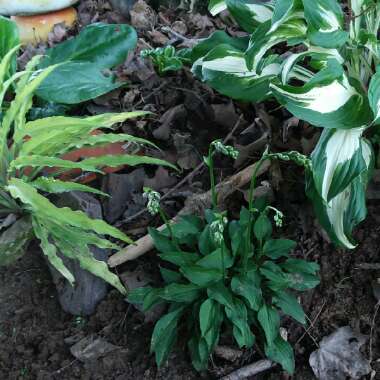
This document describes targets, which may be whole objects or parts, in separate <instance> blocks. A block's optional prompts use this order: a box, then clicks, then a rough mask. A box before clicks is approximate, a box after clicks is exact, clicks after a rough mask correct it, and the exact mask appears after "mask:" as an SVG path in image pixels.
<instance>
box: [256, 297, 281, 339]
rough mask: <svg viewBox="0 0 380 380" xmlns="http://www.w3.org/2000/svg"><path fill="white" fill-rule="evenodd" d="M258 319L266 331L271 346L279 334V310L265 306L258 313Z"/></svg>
mask: <svg viewBox="0 0 380 380" xmlns="http://www.w3.org/2000/svg"><path fill="white" fill-rule="evenodd" d="M257 319H258V321H259V323H260V325H261V327H262V328H263V330H264V333H265V337H266V340H267V342H268V344H271V343H272V342H273V341H274V340H275V339H276V337H277V336H278V333H279V328H280V316H279V315H278V312H277V310H276V309H275V308H274V307H272V306H268V305H266V304H264V305H263V306H262V307H261V308H260V310H259V312H258V313H257Z"/></svg>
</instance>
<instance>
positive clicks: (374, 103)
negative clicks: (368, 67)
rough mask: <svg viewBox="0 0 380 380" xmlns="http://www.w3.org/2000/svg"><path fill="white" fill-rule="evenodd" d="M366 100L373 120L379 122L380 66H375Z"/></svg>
mask: <svg viewBox="0 0 380 380" xmlns="http://www.w3.org/2000/svg"><path fill="white" fill-rule="evenodd" d="M368 100H369V104H370V106H371V109H372V112H373V114H374V120H373V122H374V123H375V124H379V122H380V67H378V68H377V71H376V73H375V74H374V75H373V76H372V78H371V81H370V83H369V88H368Z"/></svg>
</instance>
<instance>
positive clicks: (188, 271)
mask: <svg viewBox="0 0 380 380" xmlns="http://www.w3.org/2000/svg"><path fill="white" fill-rule="evenodd" d="M180 270H181V273H182V274H183V275H184V276H185V277H186V278H187V279H188V280H189V281H190V282H191V283H193V284H195V285H198V286H202V287H203V286H208V285H210V284H212V283H214V282H217V281H220V280H221V279H222V277H223V273H222V271H220V270H217V269H207V268H204V267H201V266H200V265H187V266H183V267H181V269H180Z"/></svg>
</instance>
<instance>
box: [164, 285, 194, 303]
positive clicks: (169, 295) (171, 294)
mask: <svg viewBox="0 0 380 380" xmlns="http://www.w3.org/2000/svg"><path fill="white" fill-rule="evenodd" d="M200 293H201V291H200V289H199V287H198V286H196V285H192V284H177V283H173V284H170V285H168V286H166V287H165V288H164V289H163V290H162V292H161V293H160V297H161V298H163V299H165V300H166V301H172V302H184V303H190V302H194V301H195V300H196V299H197V298H198V297H199V296H200Z"/></svg>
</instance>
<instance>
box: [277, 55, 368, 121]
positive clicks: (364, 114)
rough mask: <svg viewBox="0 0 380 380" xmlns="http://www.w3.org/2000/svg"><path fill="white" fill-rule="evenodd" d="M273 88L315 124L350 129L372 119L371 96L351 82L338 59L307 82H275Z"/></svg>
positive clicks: (289, 106) (301, 116) (293, 110)
mask: <svg viewBox="0 0 380 380" xmlns="http://www.w3.org/2000/svg"><path fill="white" fill-rule="evenodd" d="M270 88H271V90H272V92H273V94H274V95H275V97H276V98H277V99H278V101H279V102H280V103H281V104H283V105H284V106H285V108H287V109H288V110H289V112H291V113H292V114H293V115H294V116H296V117H298V118H299V119H302V120H305V121H307V122H309V123H310V124H314V125H315V126H320V127H325V128H337V129H348V128H355V127H358V126H361V125H366V124H368V123H369V122H370V121H371V120H372V112H371V109H370V107H369V104H368V99H367V97H366V96H365V95H364V94H363V93H362V92H360V90H358V88H357V87H356V86H355V87H354V86H353V85H352V83H350V82H349V80H348V78H347V76H346V75H345V73H344V72H343V68H342V66H341V65H340V64H339V63H338V62H337V61H336V60H330V61H329V62H328V67H326V68H325V69H323V70H321V71H320V72H318V73H317V74H316V75H315V76H314V77H313V79H312V80H310V81H309V82H308V83H306V84H305V85H304V86H301V87H295V86H290V85H283V84H281V83H279V82H278V83H276V82H272V83H271V85H270Z"/></svg>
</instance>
